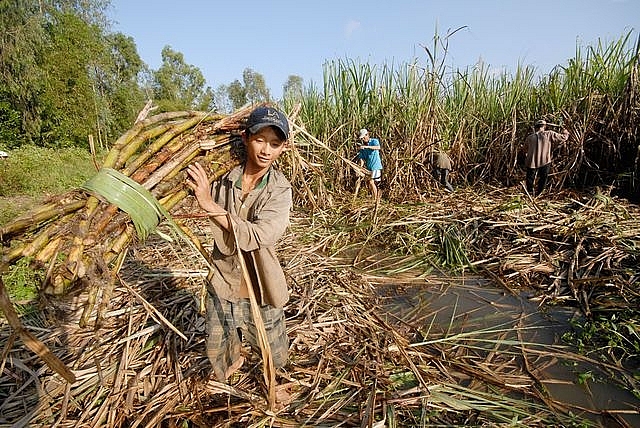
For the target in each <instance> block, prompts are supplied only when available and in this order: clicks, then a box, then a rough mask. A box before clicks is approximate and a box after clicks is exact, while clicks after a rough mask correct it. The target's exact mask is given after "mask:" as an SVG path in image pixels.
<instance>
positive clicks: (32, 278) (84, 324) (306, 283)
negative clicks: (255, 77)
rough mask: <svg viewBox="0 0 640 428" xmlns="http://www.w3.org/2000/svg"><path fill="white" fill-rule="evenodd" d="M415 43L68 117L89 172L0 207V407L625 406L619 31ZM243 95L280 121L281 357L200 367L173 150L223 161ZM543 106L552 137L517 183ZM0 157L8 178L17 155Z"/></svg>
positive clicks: (207, 248) (410, 416) (630, 257)
mask: <svg viewBox="0 0 640 428" xmlns="http://www.w3.org/2000/svg"><path fill="white" fill-rule="evenodd" d="M425 51H426V54H428V55H425V56H427V57H428V58H431V61H426V62H425V63H424V64H421V65H420V66H415V67H406V68H393V67H386V66H382V67H375V66H369V65H367V64H356V63H352V62H350V61H342V60H337V61H335V62H331V63H329V64H327V65H326V68H325V75H324V82H323V83H324V86H323V87H322V89H313V88H311V89H309V90H308V91H307V92H305V93H304V94H300V95H299V96H297V97H290V98H284V99H283V100H282V101H280V102H276V101H273V100H267V101H262V102H259V103H258V102H250V103H247V104H245V105H243V106H241V107H239V108H236V109H233V111H231V112H226V113H221V112H218V111H200V110H167V109H164V110H163V109H160V110H159V111H156V107H155V106H154V100H151V99H150V100H148V101H147V100H145V102H146V104H141V105H138V109H137V112H138V113H139V114H137V117H136V118H135V120H132V121H131V122H130V123H129V124H127V126H128V128H125V130H124V131H123V132H120V133H119V134H118V135H115V136H104V135H103V136H93V135H92V136H91V138H96V141H95V142H94V141H93V140H91V147H90V151H89V150H87V151H86V152H90V158H91V160H90V162H87V164H90V174H89V178H88V179H86V180H83V181H82V183H81V184H80V185H73V186H69V188H68V189H65V190H64V191H60V192H57V193H48V194H46V195H43V196H42V197H41V198H38V199H35V200H34V202H33V203H32V204H31V205H30V206H28V208H27V209H25V210H22V211H20V212H17V213H16V214H15V215H11V216H10V218H2V221H0V239H1V243H2V248H1V260H0V311H1V313H2V317H0V349H1V350H2V355H1V358H0V426H2V427H60V428H62V427H128V428H134V427H138V426H140V427H292V428H293V427H375V428H383V427H408V426H411V427H434V426H482V427H494V426H510V427H512V426H513V427H546V426H563V427H564V426H575V427H591V426H594V427H599V426H602V427H633V426H640V410H639V409H640V324H639V323H640V318H639V317H638V315H639V314H640V206H639V205H638V204H639V203H640V175H639V174H640V143H639V141H640V93H639V91H640V75H639V71H640V69H639V67H640V60H639V58H640V56H639V55H640V42H639V41H638V40H633V38H632V37H631V33H630V34H628V35H627V36H626V37H623V38H622V39H620V40H619V41H617V42H613V43H611V44H610V45H601V46H596V47H592V48H590V49H589V50H588V52H587V54H585V55H584V56H580V55H579V53H578V54H576V58H575V59H574V60H572V61H570V62H569V65H567V66H566V67H562V68H558V69H554V71H553V72H552V73H550V74H549V75H547V76H544V78H541V79H540V80H537V78H536V77H535V76H534V74H533V72H532V71H531V70H530V69H528V68H526V67H523V69H521V70H518V72H517V73H515V74H514V75H509V76H498V77H495V76H493V75H491V74H490V73H487V70H482V69H474V70H469V71H468V74H464V75H463V74H456V75H453V76H445V73H443V72H442V69H440V68H439V67H441V65H438V64H439V62H438V61H437V60H434V58H437V57H438V55H443V54H444V53H443V52H437V51H436V50H435V49H434V50H431V51H430V50H429V49H428V48H425ZM258 106H268V107H273V108H276V107H277V108H279V109H280V111H282V112H284V114H285V115H286V117H287V118H288V129H290V135H289V138H288V140H287V143H286V146H285V147H284V149H283V152H282V154H281V156H280V157H279V158H278V159H277V161H276V162H275V163H274V167H275V168H276V169H277V170H279V171H281V172H282V173H283V174H284V176H285V177H286V178H287V179H288V180H289V182H290V183H291V194H292V202H293V208H292V210H291V212H290V213H289V220H290V224H289V226H288V227H287V229H286V232H285V234H284V236H283V237H282V239H280V240H279V241H278V242H277V244H276V249H277V255H278V261H279V263H280V265H281V267H282V270H283V272H284V275H285V278H286V283H287V288H288V291H289V294H290V298H289V300H288V302H287V303H286V304H285V305H284V316H285V326H286V336H287V338H288V346H289V347H288V360H287V362H286V364H285V365H284V366H283V367H281V368H277V369H276V368H274V365H273V355H272V354H271V349H270V347H269V345H268V342H267V346H262V344H264V343H265V342H264V341H260V342H259V343H260V344H261V347H260V350H259V351H258V352H252V350H251V349H250V348H249V345H248V344H246V343H244V345H243V346H244V347H243V349H242V355H243V357H244V360H243V361H244V362H243V363H242V365H241V366H240V367H239V369H238V370H237V371H235V372H234V373H233V374H232V375H231V376H230V377H229V378H228V379H227V380H226V381H224V380H221V379H219V378H217V377H216V376H213V374H212V367H211V363H210V361H209V359H208V358H207V352H206V340H207V328H206V310H207V307H206V305H205V296H206V294H207V292H208V291H207V283H208V281H209V278H210V272H211V269H212V263H213V262H212V260H211V252H212V248H213V247H214V244H215V241H214V238H213V235H212V233H211V225H212V220H211V217H210V216H209V215H208V214H207V211H206V210H204V209H203V208H201V206H200V205H199V203H198V200H197V197H196V195H194V193H195V192H194V191H193V190H192V188H190V187H189V185H188V184H187V182H188V181H189V173H188V171H187V169H188V167H189V166H190V165H194V164H195V163H198V164H200V165H202V166H203V168H204V170H205V171H206V173H207V176H208V177H209V180H210V181H211V182H214V181H216V180H217V179H219V178H220V177H222V176H223V175H224V174H226V173H228V172H229V171H231V170H232V169H234V168H235V167H237V166H238V165H241V155H240V152H241V151H242V145H243V139H242V136H243V131H244V130H245V128H246V127H247V121H248V118H249V116H250V114H251V113H252V111H254V109H255V108H256V107H258ZM543 121H544V122H543ZM541 123H543V124H544V126H546V129H548V130H550V131H553V135H557V136H560V135H563V136H562V137H557V140H554V141H553V144H552V146H551V154H552V159H553V162H552V163H551V167H550V170H549V174H548V180H547V182H546V187H545V188H544V189H543V190H536V191H533V189H534V188H533V187H532V188H530V187H529V185H528V184H527V174H528V170H527V167H525V154H526V150H525V151H523V147H524V143H525V141H526V140H527V138H528V136H530V135H532V133H534V127H537V126H539V125H540V124H541ZM365 131H366V132H365ZM365 134H366V136H367V138H369V134H370V135H371V138H375V139H376V141H378V140H379V144H380V146H379V155H380V157H381V160H382V165H383V167H382V176H381V180H380V182H379V183H378V184H375V183H374V180H373V179H372V176H371V175H370V171H368V170H367V169H366V168H365V166H363V164H362V163H361V162H359V160H360V159H359V158H358V156H359V155H358V153H359V150H361V148H360V147H361V144H365V143H362V142H361V139H360V137H363V136H364V135H365ZM536 138H537V137H536ZM536 141H537V140H536ZM94 143H95V144H94ZM0 148H2V146H0ZM60 152H62V150H60ZM445 152H446V154H447V155H448V158H449V159H448V160H450V165H448V167H447V168H446V169H447V174H448V175H447V178H446V180H448V181H446V185H445V182H444V181H440V178H438V177H436V176H435V175H434V168H435V167H434V165H436V157H437V156H438V155H439V154H440V153H445ZM47 153H48V152H47ZM0 154H2V159H0V174H3V175H0V176H1V177H2V178H3V180H5V181H6V182H7V183H8V181H10V180H12V179H9V178H6V177H9V175H8V172H7V171H13V169H12V168H18V167H19V165H20V164H19V162H20V156H21V152H20V151H19V150H18V149H16V150H14V151H13V152H12V151H10V150H7V151H6V152H5V151H2V152H0ZM5 155H6V156H5ZM47 156H49V155H47ZM51 162H53V161H51ZM51 168H53V167H51ZM62 169H64V168H62ZM73 169H74V168H73V167H69V170H70V171H69V173H71V172H72V171H71V170H73ZM62 172H63V173H64V171H62ZM58 173H59V172H58ZM43 174H44V175H45V177H44V180H47V178H46V172H43ZM15 180H17V179H15ZM369 181H370V182H369ZM371 183H374V189H375V190H374V191H377V192H379V193H378V195H377V196H375V197H374V196H372V190H371V187H370V184H371ZM6 185H7V186H8V184H6ZM1 188H2V184H0V189H1ZM4 196H5V195H3V193H2V192H0V199H7V198H5V197H4ZM0 208H2V205H1V204H0ZM238 252H239V251H238ZM240 258H241V259H242V257H240ZM28 285H31V286H33V287H35V288H34V289H35V296H33V297H30V298H23V297H21V296H20V290H21V289H23V288H25V287H27V286H28ZM252 299H254V300H255V297H252ZM254 303H255V302H254ZM258 318H259V317H258ZM256 324H258V331H259V332H261V333H260V334H261V335H262V334H263V333H262V332H263V330H264V325H263V324H262V321H261V320H260V319H258V320H257V321H256ZM260 339H263V338H261V337H260Z"/></svg>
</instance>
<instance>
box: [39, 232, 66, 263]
mask: <svg viewBox="0 0 640 428" xmlns="http://www.w3.org/2000/svg"><path fill="white" fill-rule="evenodd" d="M61 242H62V237H61V236H58V237H57V238H54V239H51V240H50V241H49V242H47V245H45V246H44V248H43V249H42V250H40V252H38V254H36V256H35V260H36V261H37V262H39V263H42V264H47V263H48V262H49V260H51V258H52V257H53V256H54V255H55V254H56V253H57V252H58V247H60V243H61Z"/></svg>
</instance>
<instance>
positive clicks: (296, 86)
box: [282, 74, 303, 100]
mask: <svg viewBox="0 0 640 428" xmlns="http://www.w3.org/2000/svg"><path fill="white" fill-rule="evenodd" d="M302 82H303V79H302V77H300V76H296V75H293V74H292V75H289V77H288V78H287V81H286V82H285V84H284V85H283V86H282V98H283V99H285V100H300V99H301V98H302V89H303V86H302Z"/></svg>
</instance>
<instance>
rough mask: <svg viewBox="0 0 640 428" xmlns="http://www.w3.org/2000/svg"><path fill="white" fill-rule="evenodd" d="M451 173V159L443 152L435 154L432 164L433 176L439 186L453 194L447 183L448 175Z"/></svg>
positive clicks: (450, 186) (451, 187)
mask: <svg viewBox="0 0 640 428" xmlns="http://www.w3.org/2000/svg"><path fill="white" fill-rule="evenodd" d="M450 172H451V158H450V157H449V155H447V154H446V153H445V152H438V153H436V154H435V159H434V162H433V175H434V176H435V178H436V180H438V182H439V183H440V184H442V185H443V186H444V188H445V189H447V190H448V191H449V192H453V186H452V185H451V183H449V173H450Z"/></svg>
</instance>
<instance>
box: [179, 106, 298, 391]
mask: <svg viewBox="0 0 640 428" xmlns="http://www.w3.org/2000/svg"><path fill="white" fill-rule="evenodd" d="M288 139H289V124H288V120H287V117H286V116H285V115H284V114H283V113H281V112H280V111H278V110H276V109H274V108H272V107H267V106H260V107H257V108H256V109H254V110H253V111H252V112H251V114H250V115H249V117H248V120H247V124H246V128H245V130H244V132H243V134H242V140H243V143H244V147H245V148H246V157H245V159H244V160H243V162H242V164H241V165H240V166H238V167H236V168H234V169H232V170H231V171H229V172H228V173H227V174H225V175H223V176H222V177H221V178H220V179H219V180H217V181H216V182H214V183H213V184H212V185H210V184H209V178H208V176H207V173H206V171H205V170H204V168H203V167H202V166H201V165H200V164H198V163H197V162H196V163H195V164H192V165H190V166H189V167H188V168H187V172H188V174H189V176H190V178H191V180H188V181H187V183H188V185H189V187H190V188H191V189H193V191H194V194H195V197H196V199H197V201H198V204H199V205H200V207H201V208H202V209H203V210H205V211H206V212H207V213H208V215H209V216H210V218H211V220H212V221H211V223H212V233H213V237H214V241H215V243H214V246H213V250H212V254H211V258H212V265H213V269H212V271H211V273H210V275H209V283H208V293H207V305H206V306H207V308H206V309H207V318H206V321H207V322H206V325H207V327H206V328H207V334H208V337H207V340H206V352H207V357H208V358H209V361H210V362H211V365H212V367H213V372H214V374H215V376H216V378H217V380H219V381H223V382H224V381H226V380H227V379H228V378H229V376H231V375H232V374H233V373H234V372H236V371H237V370H238V369H239V368H240V367H241V366H242V364H243V362H244V357H243V355H242V352H241V350H242V340H243V338H246V339H247V341H248V342H249V344H250V345H251V347H252V348H253V350H254V351H257V352H258V353H260V352H261V350H262V349H261V345H260V343H261V342H260V340H259V337H258V335H259V331H258V330H259V327H258V325H259V324H258V321H257V320H256V319H254V314H255V312H254V313H252V309H251V301H250V299H251V298H254V299H255V301H257V303H258V305H259V312H260V315H261V318H262V320H261V322H262V323H264V331H266V339H267V342H268V344H269V348H270V354H271V356H272V359H273V365H274V366H275V368H280V367H282V366H284V365H285V364H286V362H287V358H288V349H289V341H288V338H287V332H286V329H285V317H284V311H283V306H284V305H285V303H286V302H287V301H288V299H289V292H288V288H287V283H286V280H285V276H284V272H283V270H282V267H281V266H280V263H279V261H278V258H277V255H276V252H275V245H276V242H277V241H278V240H279V239H280V238H281V237H282V236H283V234H284V232H285V230H286V228H287V227H288V225H289V211H290V210H291V207H292V193H291V184H290V183H289V181H288V180H287V179H286V178H285V176H284V175H283V174H282V173H281V172H280V171H278V170H277V169H275V168H273V166H272V164H273V162H274V161H275V160H276V159H278V157H279V156H280V154H281V153H282V152H283V150H284V148H285V146H286V143H287V140H288ZM240 258H241V259H240ZM252 296H253V297H252ZM263 356H264V353H263Z"/></svg>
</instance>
